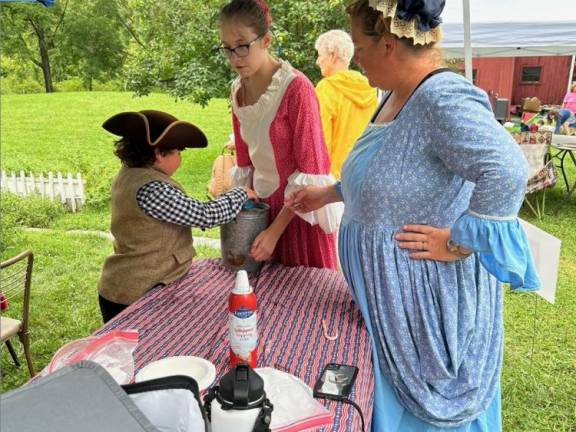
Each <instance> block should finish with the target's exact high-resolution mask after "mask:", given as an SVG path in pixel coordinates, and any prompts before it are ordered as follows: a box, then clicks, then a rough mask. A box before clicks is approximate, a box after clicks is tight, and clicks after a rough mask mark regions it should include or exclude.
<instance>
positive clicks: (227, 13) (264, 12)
mask: <svg viewBox="0 0 576 432" xmlns="http://www.w3.org/2000/svg"><path fill="white" fill-rule="evenodd" d="M230 19H234V20H239V21H240V22H241V23H242V24H244V25H246V26H247V27H250V28H251V29H253V30H254V32H255V33H256V34H257V35H259V36H264V35H265V34H266V33H268V30H270V26H271V25H272V17H271V16H270V12H269V10H268V6H267V5H266V3H265V2H264V1H263V0H232V1H231V2H230V3H228V4H227V5H225V6H224V7H223V8H222V9H221V10H220V15H219V17H218V21H219V22H222V21H227V20H230Z"/></svg>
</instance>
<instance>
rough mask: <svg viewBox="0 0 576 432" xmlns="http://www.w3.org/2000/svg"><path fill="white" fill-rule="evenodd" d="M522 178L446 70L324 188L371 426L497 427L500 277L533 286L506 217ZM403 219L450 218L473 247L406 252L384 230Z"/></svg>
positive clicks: (516, 203)
mask: <svg viewBox="0 0 576 432" xmlns="http://www.w3.org/2000/svg"><path fill="white" fill-rule="evenodd" d="M526 180H527V164H526V161H525V159H524V157H523V155H522V153H521V150H520V148H519V146H518V145H517V144H516V143H515V142H514V140H513V139H512V137H511V136H510V135H509V134H508V133H507V132H506V131H505V130H504V128H502V127H501V126H500V125H499V124H498V123H497V122H496V121H495V119H494V116H493V114H492V112H491V109H490V105H489V103H488V99H487V97H486V95H485V93H484V92H483V91H481V90H479V89H478V88H476V87H474V86H472V85H471V84H470V83H469V82H468V81H467V80H465V79H464V78H463V77H461V76H459V75H457V74H455V73H450V72H445V73H438V74H436V75H433V76H431V77H430V78H429V79H427V80H426V81H424V82H423V83H422V85H421V86H420V87H419V88H417V89H416V90H415V92H414V93H413V94H412V96H411V97H410V99H409V100H408V101H407V102H406V104H405V105H404V107H403V109H402V110H401V111H400V113H399V114H398V116H397V117H396V118H395V119H394V120H393V121H391V122H389V123H385V124H370V125H369V126H368V127H367V129H366V130H365V131H364V133H363V135H362V136H361V137H360V138H359V140H358V141H357V142H356V144H355V146H354V148H353V150H352V152H351V153H350V155H349V157H348V160H347V161H346V162H345V164H344V166H343V171H342V181H341V183H340V184H338V185H337V189H338V190H339V192H340V193H341V195H342V198H343V200H344V202H345V205H346V207H345V211H344V216H343V219H342V225H341V228H340V234H339V236H340V237H339V252H340V259H341V264H342V270H343V272H344V274H345V276H346V278H347V280H348V283H349V285H350V287H351V289H352V291H353V294H354V296H355V298H356V300H357V302H358V304H359V307H360V309H361V311H362V314H363V316H364V319H365V321H366V324H367V326H368V330H369V332H370V334H371V336H372V341H373V362H374V369H375V379H376V386H375V399H374V417H373V424H372V430H373V431H378V432H390V431H402V432H409V431H440V430H444V429H449V430H451V431H458V432H464V431H466V432H471V431H486V432H488V431H489V432H495V431H499V430H501V418H500V384H499V382H500V368H501V363H502V341H503V337H502V289H501V288H502V287H501V282H508V283H510V286H511V288H512V289H514V290H527V291H528V290H535V289H537V288H538V287H539V280H538V277H537V275H536V273H535V268H534V265H533V262H532V258H531V255H530V249H529V247H528V243H527V240H526V237H525V234H524V232H523V230H522V229H521V227H520V225H519V222H518V219H517V212H518V210H519V208H520V206H521V203H522V200H523V196H524V191H525V187H526ZM405 224H429V225H431V226H434V227H450V228H451V237H452V239H453V240H454V241H455V242H456V243H457V244H460V245H462V246H465V247H466V248H469V249H473V250H474V252H475V253H474V254H472V255H471V256H469V257H468V258H465V259H462V260H459V261H455V262H438V261H430V260H412V259H410V258H409V256H408V254H409V251H407V250H403V249H400V248H399V247H398V243H397V241H396V240H395V239H394V235H395V233H397V232H398V231H400V230H401V229H402V226H403V225H405Z"/></svg>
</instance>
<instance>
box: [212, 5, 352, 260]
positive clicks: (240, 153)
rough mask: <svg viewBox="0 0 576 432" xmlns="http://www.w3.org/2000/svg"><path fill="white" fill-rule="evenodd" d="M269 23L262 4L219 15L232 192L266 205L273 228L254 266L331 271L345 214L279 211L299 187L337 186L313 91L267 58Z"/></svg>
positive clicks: (229, 8) (255, 250)
mask: <svg viewBox="0 0 576 432" xmlns="http://www.w3.org/2000/svg"><path fill="white" fill-rule="evenodd" d="M271 22H272V19H271V17H270V14H269V12H268V7H267V6H266V4H265V3H264V2H263V1H262V0H233V1H231V2H230V3H228V4H227V5H226V6H224V7H223V9H222V10H221V12H220V20H219V24H220V39H221V45H220V47H219V50H220V51H221V52H222V53H223V54H224V55H225V56H226V57H227V58H228V60H229V62H230V65H231V66H232V68H233V69H234V70H235V71H236V72H237V73H238V78H237V79H236V80H235V81H234V83H233V84H232V92H231V99H232V121H233V125H234V141H235V144H236V159H237V167H236V168H235V169H234V170H233V172H232V179H233V184H234V186H237V185H246V186H247V185H250V186H251V187H253V188H254V190H255V191H256V193H257V195H258V197H259V198H260V199H261V200H262V201H264V202H266V203H267V204H269V205H270V217H271V224H270V226H269V227H268V228H267V229H266V230H265V231H264V232H262V233H261V234H260V235H259V236H258V237H257V238H256V240H255V241H254V243H253V245H252V248H251V251H250V253H251V255H252V256H253V257H254V259H256V260H258V261H264V260H266V259H269V258H272V259H273V260H274V261H277V262H280V263H282V264H284V265H288V266H297V265H303V266H309V267H326V268H332V269H336V268H337V263H336V247H335V234H334V233H335V232H336V231H337V228H338V224H339V221H340V216H341V213H342V206H341V205H337V206H334V205H333V206H328V208H324V209H323V210H321V211H317V212H315V213H311V214H301V215H300V214H296V213H294V212H293V211H292V210H290V209H288V208H287V207H284V197H285V196H286V195H288V194H289V193H290V192H292V191H294V190H296V189H297V188H298V187H302V186H305V185H330V184H332V183H334V180H333V178H332V177H331V176H330V174H329V172H330V162H329V159H328V155H327V153H326V146H325V144H324V138H323V135H322V126H321V121H320V114H319V108H318V101H317V99H316V95H315V92H314V87H313V85H312V83H311V82H310V81H309V80H308V79H307V78H306V77H305V76H304V74H302V73H301V72H299V71H297V70H296V69H294V68H292V66H290V64H289V63H288V62H286V61H282V60H277V59H275V58H273V57H272V56H270V54H269V53H268V47H269V46H270V43H271V41H272V37H271V35H270V32H269V29H270V25H271Z"/></svg>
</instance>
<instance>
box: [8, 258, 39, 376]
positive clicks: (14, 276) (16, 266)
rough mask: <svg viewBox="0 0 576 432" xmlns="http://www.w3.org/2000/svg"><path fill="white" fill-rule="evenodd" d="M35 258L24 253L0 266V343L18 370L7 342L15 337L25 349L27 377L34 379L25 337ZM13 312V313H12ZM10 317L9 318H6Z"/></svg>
mask: <svg viewBox="0 0 576 432" xmlns="http://www.w3.org/2000/svg"><path fill="white" fill-rule="evenodd" d="M33 262H34V254H33V253H32V251H29V250H27V251H25V252H22V253H21V254H19V255H17V256H15V257H13V258H10V259H8V260H6V261H4V262H2V263H0V270H1V273H0V290H1V294H2V299H3V302H4V306H5V309H6V310H4V311H2V316H1V317H0V342H3V343H5V344H6V347H7V348H8V352H9V353H10V356H11V357H12V359H13V360H14V363H15V364H16V366H17V367H19V366H20V363H19V362H18V357H17V356H16V352H15V351H14V347H13V346H12V343H11V342H10V339H11V338H12V337H13V336H16V335H17V336H18V338H19V339H20V342H21V343H22V346H23V347H24V355H25V356H26V363H27V364H28V371H29V372H30V376H31V377H33V376H34V366H33V365H32V356H31V355H30V340H29V337H28V312H29V309H30V283H31V280H32V264H33ZM20 299H21V301H22V308H21V309H16V308H15V306H16V304H17V303H18V302H19V301H20ZM14 309H16V311H14ZM10 314H12V318H11V317H9V316H4V315H10Z"/></svg>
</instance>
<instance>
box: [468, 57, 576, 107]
mask: <svg viewBox="0 0 576 432" xmlns="http://www.w3.org/2000/svg"><path fill="white" fill-rule="evenodd" d="M571 61H572V57H571V56H558V57H554V56H546V57H483V58H474V59H472V69H473V77H474V84H476V85H477V86H478V87H480V88H481V89H483V90H484V91H486V92H487V93H488V95H490V97H491V99H492V100H494V99H495V98H504V99H508V101H509V103H510V105H520V104H521V101H522V99H524V98H526V97H534V96H535V97H537V98H538V99H540V101H541V102H542V104H548V105H560V104H561V103H562V100H563V99H564V95H565V94H566V90H567V89H568V75H569V74H570V65H571ZM572 81H576V71H575V72H574V76H573V77H572Z"/></svg>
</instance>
